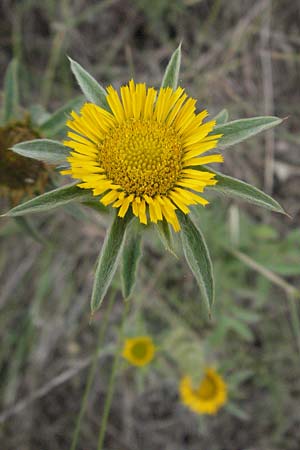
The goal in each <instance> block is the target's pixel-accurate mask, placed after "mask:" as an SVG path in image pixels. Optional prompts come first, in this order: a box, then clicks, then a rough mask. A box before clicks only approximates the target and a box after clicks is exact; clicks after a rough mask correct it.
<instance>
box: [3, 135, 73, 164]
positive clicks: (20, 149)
mask: <svg viewBox="0 0 300 450" xmlns="http://www.w3.org/2000/svg"><path fill="white" fill-rule="evenodd" d="M12 150H13V151H14V152H15V153H18V154H19V155H22V156H26V157H27V158H33V159H38V160H40V161H44V162H45V163H48V164H64V163H66V158H67V157H68V156H69V153H70V150H69V149H68V147H66V146H65V145H63V144H61V143H60V142H58V141H52V140H50V139H35V140H33V141H25V142H20V143H19V144H16V145H14V146H13V147H12Z"/></svg>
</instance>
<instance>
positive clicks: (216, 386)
mask: <svg viewBox="0 0 300 450" xmlns="http://www.w3.org/2000/svg"><path fill="white" fill-rule="evenodd" d="M179 393H180V398H181V401H182V403H184V404H185V405H186V406H187V407H188V408H190V409H191V410H192V411H194V412H196V413H198V414H216V413H217V412H218V410H219V409H220V408H221V407H222V406H223V405H224V404H225V403H226V401H227V385H226V383H225V382H224V380H223V378H222V377H221V376H220V375H219V374H218V373H217V372H216V371H215V370H214V369H213V368H210V367H208V368H206V369H205V372H204V377H203V379H202V380H201V382H200V383H199V384H198V386H194V385H193V383H192V379H191V377H189V376H184V377H183V378H182V379H181V381H180V385H179Z"/></svg>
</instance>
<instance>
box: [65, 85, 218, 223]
mask: <svg viewBox="0 0 300 450" xmlns="http://www.w3.org/2000/svg"><path fill="white" fill-rule="evenodd" d="M107 93H108V95H107V103H108V105H109V107H110V112H108V111H106V110H105V109H103V108H101V107H99V106H97V105H95V104H92V103H86V104H85V105H84V106H83V107H82V109H81V112H80V115H78V114H76V113H75V112H72V113H71V115H72V118H73V120H69V121H68V122H67V126H68V127H69V128H71V129H72V130H73V131H75V133H74V132H73V131H70V132H69V133H68V137H69V138H70V139H71V140H68V141H65V142H64V144H65V145H66V146H68V147H70V148H72V149H73V151H72V152H71V154H70V157H69V158H68V162H69V163H70V168H69V169H68V170H64V171H63V172H62V173H63V174H70V175H71V176H72V177H73V178H75V179H79V180H81V182H80V183H79V184H78V186H80V187H82V188H85V189H92V191H93V194H94V195H95V196H98V195H102V194H104V193H105V195H104V196H103V197H102V198H101V202H102V203H103V204H104V205H105V206H106V205H110V204H112V206H113V207H114V208H118V215H119V217H124V216H125V214H126V213H127V211H128V209H129V207H130V206H131V208H132V212H133V214H134V215H135V216H137V217H138V218H139V220H140V222H141V223H143V224H147V222H148V220H150V221H151V222H154V223H157V222H158V221H160V220H163V219H166V221H167V222H169V223H170V224H171V225H172V226H173V228H174V230H175V231H179V230H180V225H179V222H178V219H177V216H176V212H175V210H176V209H177V208H179V209H180V210H181V211H183V212H184V213H185V214H187V213H189V208H188V206H189V205H195V204H200V205H206V204H207V203H208V201H207V200H206V199H204V198H203V197H201V196H200V195H199V194H198V193H199V192H200V193H201V192H203V190H204V188H205V187H206V186H212V185H214V184H216V182H217V181H216V180H215V179H214V178H215V175H214V174H212V173H209V172H207V171H199V170H196V169H195V168H193V167H194V166H200V165H202V164H207V163H212V162H222V161H223V158H222V156H221V155H220V154H210V155H208V156H200V155H202V154H203V153H204V152H206V151H208V150H211V149H213V148H214V147H216V145H217V142H218V139H219V138H220V137H221V136H222V135H220V134H219V135H209V133H210V132H211V131H212V130H213V128H214V126H215V121H213V120H212V121H210V122H207V123H203V120H204V118H205V117H206V116H207V115H208V113H207V111H202V112H200V113H198V114H197V113H196V112H195V110H196V106H195V105H196V100H194V99H193V98H188V96H187V94H186V93H185V92H184V89H182V88H180V87H179V88H177V89H176V90H175V91H174V90H172V89H171V88H169V87H168V88H162V89H160V90H159V91H158V92H157V91H156V90H155V89H154V88H152V87H150V88H147V87H146V85H145V84H142V83H141V84H136V85H135V83H134V81H133V80H131V81H130V82H129V84H128V85H126V86H122V87H121V89H120V95H119V94H118V92H117V91H116V90H115V89H114V88H113V87H112V86H109V87H108V88H107Z"/></svg>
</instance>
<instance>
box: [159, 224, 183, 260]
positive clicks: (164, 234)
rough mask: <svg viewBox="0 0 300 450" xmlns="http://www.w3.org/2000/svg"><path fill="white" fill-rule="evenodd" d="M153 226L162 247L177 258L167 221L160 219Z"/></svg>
mask: <svg viewBox="0 0 300 450" xmlns="http://www.w3.org/2000/svg"><path fill="white" fill-rule="evenodd" d="M155 228H156V230H157V233H158V236H159V239H160V240H161V242H162V244H163V246H164V248H165V249H166V250H168V251H169V252H170V253H172V255H174V256H175V257H176V258H178V256H177V255H176V252H175V250H174V242H173V236H172V232H171V230H170V227H169V224H168V222H167V221H166V220H165V219H164V220H160V221H158V222H157V224H156V226H155Z"/></svg>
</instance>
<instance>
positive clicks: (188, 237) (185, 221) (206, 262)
mask: <svg viewBox="0 0 300 450" xmlns="http://www.w3.org/2000/svg"><path fill="white" fill-rule="evenodd" d="M178 218H179V222H180V225H181V233H180V235H181V240H182V245H183V251H184V255H185V258H186V260H187V263H188V265H189V266H190V269H191V271H192V272H193V274H194V276H195V278H196V280H197V283H198V285H199V288H200V290H201V293H202V295H203V297H204V299H205V302H206V304H207V306H208V308H209V311H210V309H211V306H212V304H213V301H214V277H213V268H212V263H211V259H210V256H209V252H208V248H207V245H206V242H205V239H204V236H203V234H202V232H201V231H200V229H199V228H197V227H196V225H195V224H194V223H193V222H192V220H191V219H190V218H189V216H187V215H185V214H183V213H182V212H181V211H180V212H178Z"/></svg>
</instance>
